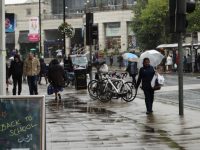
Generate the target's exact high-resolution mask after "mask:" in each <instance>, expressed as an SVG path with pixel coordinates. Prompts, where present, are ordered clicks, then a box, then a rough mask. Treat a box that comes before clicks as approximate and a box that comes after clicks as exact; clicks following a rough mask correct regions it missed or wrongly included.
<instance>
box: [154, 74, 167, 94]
mask: <svg viewBox="0 0 200 150" xmlns="http://www.w3.org/2000/svg"><path fill="white" fill-rule="evenodd" d="M164 82H165V78H164V77H163V76H162V75H160V74H159V73H155V74H154V76H153V78H152V80H151V87H152V88H153V89H154V90H160V89H161V86H163V85H164Z"/></svg>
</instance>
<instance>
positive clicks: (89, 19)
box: [86, 13, 93, 45]
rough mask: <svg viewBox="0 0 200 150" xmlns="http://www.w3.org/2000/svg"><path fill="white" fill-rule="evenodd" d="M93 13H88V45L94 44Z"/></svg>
mask: <svg viewBox="0 0 200 150" xmlns="http://www.w3.org/2000/svg"><path fill="white" fill-rule="evenodd" d="M92 25H93V13H86V45H92V41H93V40H92V39H93V38H92Z"/></svg>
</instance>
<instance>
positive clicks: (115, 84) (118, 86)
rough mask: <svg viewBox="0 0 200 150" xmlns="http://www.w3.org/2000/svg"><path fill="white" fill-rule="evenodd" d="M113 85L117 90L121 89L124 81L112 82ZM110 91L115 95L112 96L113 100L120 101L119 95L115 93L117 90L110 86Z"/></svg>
mask: <svg viewBox="0 0 200 150" xmlns="http://www.w3.org/2000/svg"><path fill="white" fill-rule="evenodd" d="M112 83H113V85H114V86H115V87H116V88H117V89H120V88H121V85H122V84H123V82H122V80H112ZM109 89H110V92H112V93H113V94H112V98H114V99H118V98H119V96H118V94H115V92H114V91H115V90H114V88H113V87H112V85H111V84H109Z"/></svg>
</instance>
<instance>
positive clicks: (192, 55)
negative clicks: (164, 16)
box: [190, 32, 195, 73]
mask: <svg viewBox="0 0 200 150" xmlns="http://www.w3.org/2000/svg"><path fill="white" fill-rule="evenodd" d="M191 38H192V40H191V48H190V53H191V58H192V60H191V61H192V62H191V63H192V66H191V67H192V73H194V63H195V53H194V49H193V44H194V38H193V32H192V33H191Z"/></svg>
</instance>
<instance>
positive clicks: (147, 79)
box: [136, 58, 155, 114]
mask: <svg viewBox="0 0 200 150" xmlns="http://www.w3.org/2000/svg"><path fill="white" fill-rule="evenodd" d="M154 74H155V70H154V68H153V66H151V65H150V60H149V58H144V60H143V67H142V68H140V70H139V76H138V80H137V83H136V89H138V87H139V85H140V83H141V81H142V90H143V91H144V95H145V104H146V109H147V112H146V114H151V113H152V112H153V110H152V107H153V100H154V89H153V88H152V87H151V80H152V79H153V76H154Z"/></svg>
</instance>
